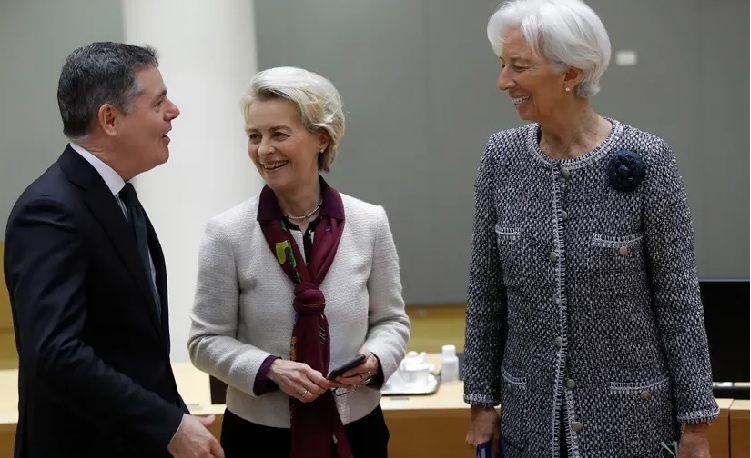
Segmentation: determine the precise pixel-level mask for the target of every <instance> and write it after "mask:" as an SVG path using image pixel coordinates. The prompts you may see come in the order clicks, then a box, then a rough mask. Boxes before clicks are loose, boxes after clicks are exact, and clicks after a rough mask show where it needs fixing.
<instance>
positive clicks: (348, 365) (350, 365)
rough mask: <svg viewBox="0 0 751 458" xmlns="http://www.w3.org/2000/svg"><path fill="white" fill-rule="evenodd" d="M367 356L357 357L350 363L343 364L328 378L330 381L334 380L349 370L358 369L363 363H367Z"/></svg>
mask: <svg viewBox="0 0 751 458" xmlns="http://www.w3.org/2000/svg"><path fill="white" fill-rule="evenodd" d="M365 358H366V356H365V355H357V356H355V357H354V358H352V359H351V360H349V361H348V362H346V363H344V364H342V365H341V366H339V367H337V368H336V369H334V370H333V371H331V372H330V373H329V376H328V377H326V378H328V379H329V380H334V379H335V378H337V377H339V376H340V375H342V374H343V373H345V372H347V371H348V370H350V369H352V368H353V367H357V366H359V365H360V364H362V363H363V362H365Z"/></svg>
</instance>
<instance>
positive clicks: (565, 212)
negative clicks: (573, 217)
mask: <svg viewBox="0 0 751 458" xmlns="http://www.w3.org/2000/svg"><path fill="white" fill-rule="evenodd" d="M561 219H562V220H563V221H566V220H567V219H568V212H567V211H566V210H562V211H561Z"/></svg>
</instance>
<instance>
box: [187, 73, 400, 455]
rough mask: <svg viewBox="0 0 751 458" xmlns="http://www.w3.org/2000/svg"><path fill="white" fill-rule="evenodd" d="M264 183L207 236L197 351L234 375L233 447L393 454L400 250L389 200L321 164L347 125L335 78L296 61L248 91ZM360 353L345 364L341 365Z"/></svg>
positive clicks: (249, 121) (204, 366) (193, 342)
mask: <svg viewBox="0 0 751 458" xmlns="http://www.w3.org/2000/svg"><path fill="white" fill-rule="evenodd" d="M242 105H243V113H244V115H245V122H246V131H247V135H248V154H249V156H250V158H251V160H252V162H253V164H254V165H255V166H256V168H257V169H258V172H259V174H260V175H261V176H262V177H263V179H264V181H265V182H266V186H265V187H264V188H263V190H262V191H261V193H260V194H259V195H257V196H254V197H252V198H250V199H248V200H247V201H245V202H243V203H241V204H239V205H237V206H236V207H234V208H231V209H229V210H227V211H226V212H224V213H222V214H220V215H218V216H216V217H214V218H212V219H211V221H210V222H209V224H208V227H207V228H206V234H205V236H204V238H203V241H202V243H201V248H200V258H199V269H198V286H197V291H196V299H195V305H194V307H193V311H192V313H191V321H192V324H191V328H190V336H189V342H188V350H189V353H190V358H191V361H192V362H193V364H195V365H196V367H198V368H199V369H201V370H203V371H205V372H208V373H209V374H211V375H213V376H215V377H217V378H218V379H220V380H222V381H224V382H225V383H227V384H228V385H229V387H228V390H227V412H226V413H225V416H224V421H223V423H222V433H221V444H222V447H223V448H224V451H225V454H226V457H227V458H233V457H238V458H239V457H250V456H259V457H264V458H335V457H336V458H352V457H354V458H385V457H386V454H387V444H388V440H389V432H388V428H387V427H386V423H385V421H384V418H383V414H382V412H381V409H380V407H379V403H380V398H381V396H380V385H381V384H382V383H383V382H384V381H385V380H387V379H388V378H389V377H390V376H391V374H393V373H394V372H395V371H396V369H397V366H398V365H399V362H400V361H401V360H402V358H403V357H404V354H405V352H406V346H407V339H408V337H409V318H408V317H407V315H406V313H405V312H404V302H403V300H402V296H401V282H400V279H399V259H398V256H397V252H396V248H395V246H394V241H393V239H392V237H391V232H390V230H389V223H388V218H387V216H386V212H385V211H384V210H383V208H382V207H380V206H376V205H371V204H368V203H365V202H363V201H361V200H358V199H356V198H354V197H351V196H348V195H345V194H340V193H339V192H338V191H336V190H335V189H334V188H333V187H331V186H329V185H328V184H327V183H326V181H324V180H323V178H321V177H320V175H319V174H320V172H327V171H328V170H329V168H330V166H331V164H332V163H333V161H334V158H335V156H336V153H337V149H338V146H339V142H340V140H341V138H342V135H343V134H344V114H343V112H342V106H341V100H340V97H339V93H338V91H337V90H336V88H335V87H334V86H333V85H332V84H331V83H330V82H329V81H328V80H327V79H326V78H324V77H322V76H320V75H317V74H315V73H312V72H309V71H307V70H303V69H300V68H295V67H278V68H272V69H268V70H265V71H263V72H260V73H258V74H257V75H256V76H255V77H254V78H253V79H252V81H251V83H250V85H249V87H248V91H247V93H246V94H245V96H244V98H243V103H242ZM356 354H361V355H364V356H365V359H364V361H363V362H362V363H361V364H359V365H357V366H356V367H354V368H352V369H350V370H348V371H346V372H344V373H343V374H341V375H340V376H338V377H337V376H331V377H329V374H330V372H329V371H331V370H332V369H334V368H336V367H338V366H340V365H342V364H344V363H345V362H347V361H349V360H351V359H352V358H353V357H354V356H355V355H356Z"/></svg>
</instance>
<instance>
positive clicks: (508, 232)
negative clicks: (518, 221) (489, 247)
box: [495, 224, 521, 245]
mask: <svg viewBox="0 0 751 458" xmlns="http://www.w3.org/2000/svg"><path fill="white" fill-rule="evenodd" d="M495 234H496V235H497V236H498V244H499V245H502V244H504V243H505V242H513V241H515V240H519V237H520V236H521V231H520V230H519V229H516V228H512V227H505V226H501V225H500V224H496V226H495Z"/></svg>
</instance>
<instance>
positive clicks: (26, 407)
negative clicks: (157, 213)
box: [5, 43, 223, 458]
mask: <svg viewBox="0 0 751 458" xmlns="http://www.w3.org/2000/svg"><path fill="white" fill-rule="evenodd" d="M157 65H158V63H157V58H156V53H155V51H154V50H153V49H151V48H144V47H139V46H132V45H125V44H118V43H94V44H91V45H88V46H84V47H81V48H79V49H77V50H75V51H74V52H73V53H71V54H70V55H69V56H68V58H67V60H66V62H65V65H64V66H63V69H62V72H61V75H60V80H59V83H58V90H57V100H58V105H59V107H60V114H61V116H62V120H63V132H64V133H65V135H66V136H67V137H68V139H70V144H69V145H68V146H67V147H66V148H65V151H64V152H63V153H62V155H61V156H60V157H59V159H58V160H57V162H55V163H54V164H53V165H52V166H50V167H49V169H47V171H46V172H45V173H44V174H43V175H42V176H40V177H39V178H38V179H37V180H36V181H34V183H32V184H31V185H30V186H29V187H28V188H26V190H25V191H24V192H23V194H22V195H21V196H20V197H19V198H18V200H17V202H16V204H15V206H14V208H13V210H12V212H11V214H10V217H9V219H8V225H7V228H6V233H5V245H6V246H5V281H6V285H7V286H8V291H9V292H10V300H11V307H12V311H13V318H14V325H15V331H16V347H17V350H18V355H19V360H20V361H19V372H18V390H19V404H18V427H17V430H16V452H15V456H16V458H22V457H23V458H50V457H56V458H58V457H97V458H102V457H165V456H170V455H172V456H176V457H210V456H214V457H223V453H222V451H221V448H220V447H219V444H218V442H217V441H216V440H215V438H214V437H213V436H212V435H211V433H210V432H209V431H208V430H207V428H206V426H207V425H209V424H211V422H212V421H213V418H212V417H208V418H198V417H194V416H191V415H189V414H188V410H187V407H186V406H185V403H184V402H183V401H182V399H181V398H180V395H179V394H178V392H177V387H176V383H175V378H174V375H173V373H172V368H171V366H170V360H169V352H170V340H169V327H168V313H167V275H166V271H165V270H166V269H165V262H164V255H163V253H162V250H161V247H160V245H159V241H158V240H157V236H156V233H155V232H154V228H153V227H152V226H151V223H150V222H149V219H148V217H147V216H146V214H145V212H144V210H143V207H142V206H141V205H140V203H139V202H138V198H137V196H136V193H135V189H134V188H133V186H132V185H131V184H129V183H127V182H128V181H129V180H131V179H133V178H134V177H135V176H136V175H138V174H140V173H143V172H145V171H147V170H150V169H152V168H154V167H156V166H157V165H160V164H163V163H165V162H166V161H167V158H168V156H169V150H168V144H169V137H168V136H167V134H168V132H169V131H170V129H171V123H172V120H173V119H175V118H176V117H177V116H178V115H179V113H180V111H179V109H178V108H177V106H175V104H173V103H172V101H171V100H170V99H168V98H167V90H166V88H165V86H164V82H163V80H162V76H161V74H160V72H159V70H158V68H157Z"/></svg>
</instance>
